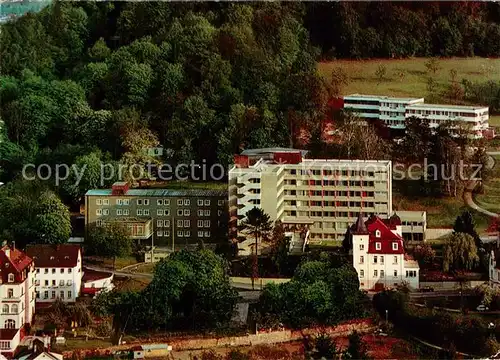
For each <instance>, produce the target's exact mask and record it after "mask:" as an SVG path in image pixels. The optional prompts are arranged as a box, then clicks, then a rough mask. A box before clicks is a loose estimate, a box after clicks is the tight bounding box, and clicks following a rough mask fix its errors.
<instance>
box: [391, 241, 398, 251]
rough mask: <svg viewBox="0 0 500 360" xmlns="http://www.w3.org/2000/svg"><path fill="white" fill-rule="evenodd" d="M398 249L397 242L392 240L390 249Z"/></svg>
mask: <svg viewBox="0 0 500 360" xmlns="http://www.w3.org/2000/svg"><path fill="white" fill-rule="evenodd" d="M397 249H398V243H397V242H393V243H392V250H397Z"/></svg>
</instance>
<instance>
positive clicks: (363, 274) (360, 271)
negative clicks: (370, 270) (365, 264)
mask: <svg viewBox="0 0 500 360" xmlns="http://www.w3.org/2000/svg"><path fill="white" fill-rule="evenodd" d="M359 277H360V278H362V277H365V271H364V270H359Z"/></svg>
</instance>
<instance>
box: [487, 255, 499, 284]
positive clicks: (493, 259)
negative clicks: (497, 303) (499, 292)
mask: <svg viewBox="0 0 500 360" xmlns="http://www.w3.org/2000/svg"><path fill="white" fill-rule="evenodd" d="M499 259H500V248H498V247H497V248H496V249H493V250H491V253H490V261H489V274H488V275H489V279H490V284H491V285H492V286H495V287H498V288H500V260H499Z"/></svg>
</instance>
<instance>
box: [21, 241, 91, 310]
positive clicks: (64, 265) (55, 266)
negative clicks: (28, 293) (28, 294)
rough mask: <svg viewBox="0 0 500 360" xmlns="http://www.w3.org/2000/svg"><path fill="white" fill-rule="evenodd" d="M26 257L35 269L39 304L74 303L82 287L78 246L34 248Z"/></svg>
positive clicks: (65, 245)
mask: <svg viewBox="0 0 500 360" xmlns="http://www.w3.org/2000/svg"><path fill="white" fill-rule="evenodd" d="M27 253H28V254H29V255H30V256H31V257H32V258H33V261H34V262H35V269H36V301H37V302H53V301H55V300H56V299H60V300H62V301H65V302H75V301H76V298H77V297H78V296H79V295H80V290H81V285H82V276H83V273H82V251H81V248H80V246H79V245H76V244H60V245H32V246H28V247H27Z"/></svg>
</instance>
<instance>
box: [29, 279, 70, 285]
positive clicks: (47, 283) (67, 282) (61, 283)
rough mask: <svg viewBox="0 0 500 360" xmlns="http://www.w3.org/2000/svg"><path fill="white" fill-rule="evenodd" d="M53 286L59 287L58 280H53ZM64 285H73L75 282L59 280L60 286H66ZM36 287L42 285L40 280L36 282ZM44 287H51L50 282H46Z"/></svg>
mask: <svg viewBox="0 0 500 360" xmlns="http://www.w3.org/2000/svg"><path fill="white" fill-rule="evenodd" d="M51 284H52V286H57V285H56V284H57V280H52V283H51ZM64 284H67V285H68V286H71V285H73V280H68V281H64V280H59V286H64ZM35 285H37V286H39V285H40V280H35ZM44 286H49V280H45V281H44Z"/></svg>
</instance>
